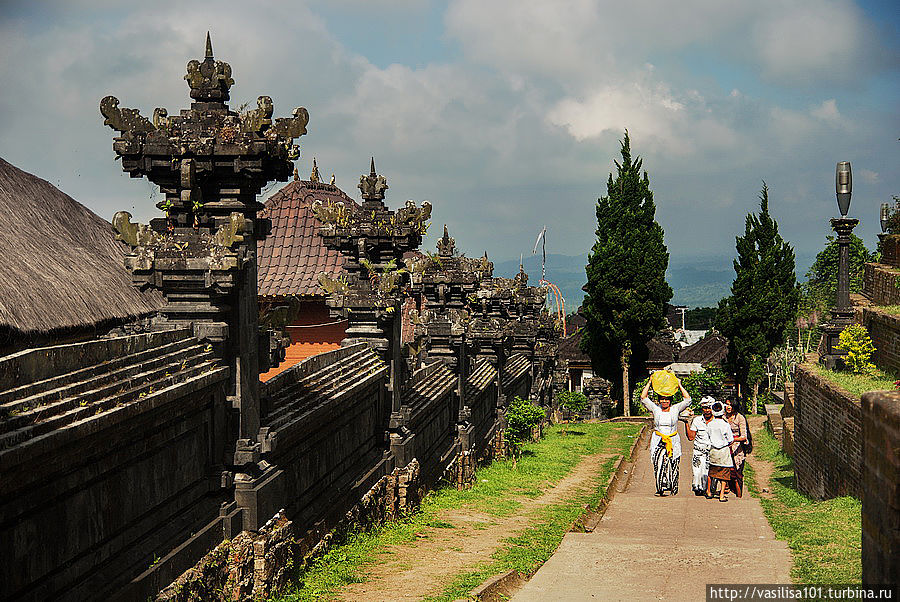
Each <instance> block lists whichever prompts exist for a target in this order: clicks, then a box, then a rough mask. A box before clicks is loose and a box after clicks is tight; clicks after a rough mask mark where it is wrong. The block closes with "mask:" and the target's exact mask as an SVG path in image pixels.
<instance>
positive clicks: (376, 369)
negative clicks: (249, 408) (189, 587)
mask: <svg viewBox="0 0 900 602" xmlns="http://www.w3.org/2000/svg"><path fill="white" fill-rule="evenodd" d="M387 378H388V371H387V367H386V366H385V365H384V363H383V362H381V361H380V360H378V359H377V357H376V356H375V355H374V352H372V351H371V350H369V349H368V348H367V347H366V346H365V345H362V344H361V345H356V346H354V347H348V348H343V349H340V350H337V351H333V352H328V353H325V354H321V355H319V356H314V357H312V358H309V359H308V360H306V361H304V362H302V363H300V364H298V365H297V366H294V367H293V368H291V369H290V370H288V371H286V372H283V373H282V374H279V375H278V376H276V377H275V378H273V379H272V380H270V381H268V382H267V383H266V384H265V387H264V388H263V393H264V394H265V395H266V396H267V397H268V398H269V399H270V400H271V410H270V415H269V416H267V417H266V419H265V422H264V426H263V428H262V429H261V436H260V439H261V440H262V441H263V442H264V445H263V454H262V458H263V460H264V461H265V462H267V463H268V464H270V465H271V467H270V468H269V469H267V477H266V478H264V479H261V484H260V485H259V486H258V487H256V488H255V489H252V490H242V489H241V488H240V487H238V488H237V490H236V491H235V499H236V500H237V502H238V505H239V506H240V507H242V508H245V511H244V513H245V516H244V528H245V529H248V530H251V531H253V530H256V529H257V528H258V526H261V525H262V523H263V522H264V521H265V520H266V518H267V517H272V516H274V515H275V513H276V512H278V511H279V510H282V509H283V510H284V511H285V514H286V515H287V516H288V517H289V518H290V520H291V521H293V522H294V523H295V524H296V525H297V526H298V528H299V529H302V530H303V529H313V528H317V529H325V530H326V531H327V530H329V529H330V528H331V527H332V526H333V525H334V524H335V523H336V521H337V520H338V519H339V518H340V516H342V515H343V514H344V513H345V512H347V510H348V509H349V508H350V507H351V506H353V504H355V503H356V502H357V501H358V500H359V499H360V498H361V497H362V495H363V494H365V492H366V491H368V490H369V489H370V488H371V487H372V486H373V485H374V484H375V483H376V482H377V481H378V480H379V479H380V478H381V477H382V476H384V474H385V473H386V472H390V470H391V469H392V468H393V466H392V465H391V464H390V461H389V459H388V458H386V457H385V451H386V450H387V445H386V442H385V437H384V433H385V428H386V425H387V422H388V416H389V414H390V401H389V399H388V397H387V395H386V384H387ZM246 508H249V509H253V510H252V511H253V512H255V513H256V514H257V515H256V516H255V517H248V516H247V510H246Z"/></svg>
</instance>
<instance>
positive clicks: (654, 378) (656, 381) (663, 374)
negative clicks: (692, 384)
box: [650, 370, 678, 397]
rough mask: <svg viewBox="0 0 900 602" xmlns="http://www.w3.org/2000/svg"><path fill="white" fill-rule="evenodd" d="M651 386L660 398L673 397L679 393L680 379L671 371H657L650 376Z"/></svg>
mask: <svg viewBox="0 0 900 602" xmlns="http://www.w3.org/2000/svg"><path fill="white" fill-rule="evenodd" d="M650 386H651V387H653V390H654V391H656V394H657V395H659V396H660V397H672V396H673V395H675V393H677V392H678V377H677V376H675V373H674V372H672V371H670V370H657V371H656V372H654V373H653V374H651V375H650Z"/></svg>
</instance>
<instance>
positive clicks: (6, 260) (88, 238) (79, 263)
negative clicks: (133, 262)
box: [0, 158, 163, 345]
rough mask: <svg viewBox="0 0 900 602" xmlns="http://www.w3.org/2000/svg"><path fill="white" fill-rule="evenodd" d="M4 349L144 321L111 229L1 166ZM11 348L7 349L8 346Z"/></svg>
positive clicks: (144, 307) (149, 298) (155, 302)
mask: <svg viewBox="0 0 900 602" xmlns="http://www.w3.org/2000/svg"><path fill="white" fill-rule="evenodd" d="M0 215H3V217H4V224H3V226H4V227H3V232H2V233H0V257H2V258H3V259H2V261H0V345H3V339H6V338H8V339H9V341H12V342H17V341H22V340H24V339H27V338H31V337H35V336H45V335H47V334H49V333H64V332H67V331H75V330H82V329H88V328H93V327H96V326H98V325H100V324H103V323H109V324H111V323H115V322H116V321H125V320H128V319H130V318H134V317H138V316H142V315H146V314H148V313H151V312H152V311H154V310H156V309H157V308H159V307H161V306H162V302H163V300H162V297H161V296H160V295H159V294H156V293H149V294H142V293H141V292H139V291H138V290H137V289H135V288H134V287H133V286H132V285H131V275H130V274H129V272H128V271H127V270H126V269H125V266H124V264H123V257H124V254H125V249H124V248H123V247H122V246H121V243H118V242H116V241H115V235H114V233H113V230H112V226H111V225H110V223H109V222H107V221H106V220H104V219H102V218H101V217H99V216H97V215H96V214H94V213H93V212H91V210H90V209H88V208H87V207H85V206H83V205H81V204H80V203H78V202H77V201H75V200H74V199H73V198H71V197H70V196H69V195H67V194H65V193H63V192H61V191H60V190H59V189H57V188H56V187H55V186H53V185H52V184H50V183H49V182H47V181H45V180H42V179H40V178H38V177H37V176H33V175H31V174H29V173H27V172H24V171H22V170H21V169H18V168H17V167H14V166H13V165H11V164H9V163H8V162H6V161H4V160H3V159H2V158H0ZM7 344H8V342H7Z"/></svg>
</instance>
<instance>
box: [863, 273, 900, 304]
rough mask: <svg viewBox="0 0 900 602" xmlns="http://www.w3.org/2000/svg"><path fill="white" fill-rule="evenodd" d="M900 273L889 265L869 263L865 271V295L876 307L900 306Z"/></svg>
mask: <svg viewBox="0 0 900 602" xmlns="http://www.w3.org/2000/svg"><path fill="white" fill-rule="evenodd" d="M898 278H900V271H897V269H896V268H893V267H891V266H889V265H883V264H880V263H867V264H866V266H865V268H864V271H863V294H864V295H865V296H866V297H868V298H869V300H870V301H871V302H872V303H874V304H875V305H897V304H900V286H897V283H898Z"/></svg>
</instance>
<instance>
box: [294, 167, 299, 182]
mask: <svg viewBox="0 0 900 602" xmlns="http://www.w3.org/2000/svg"><path fill="white" fill-rule="evenodd" d="M294 181H295V182H299V181H300V174H299V173H297V168H296V167H295V168H294Z"/></svg>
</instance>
